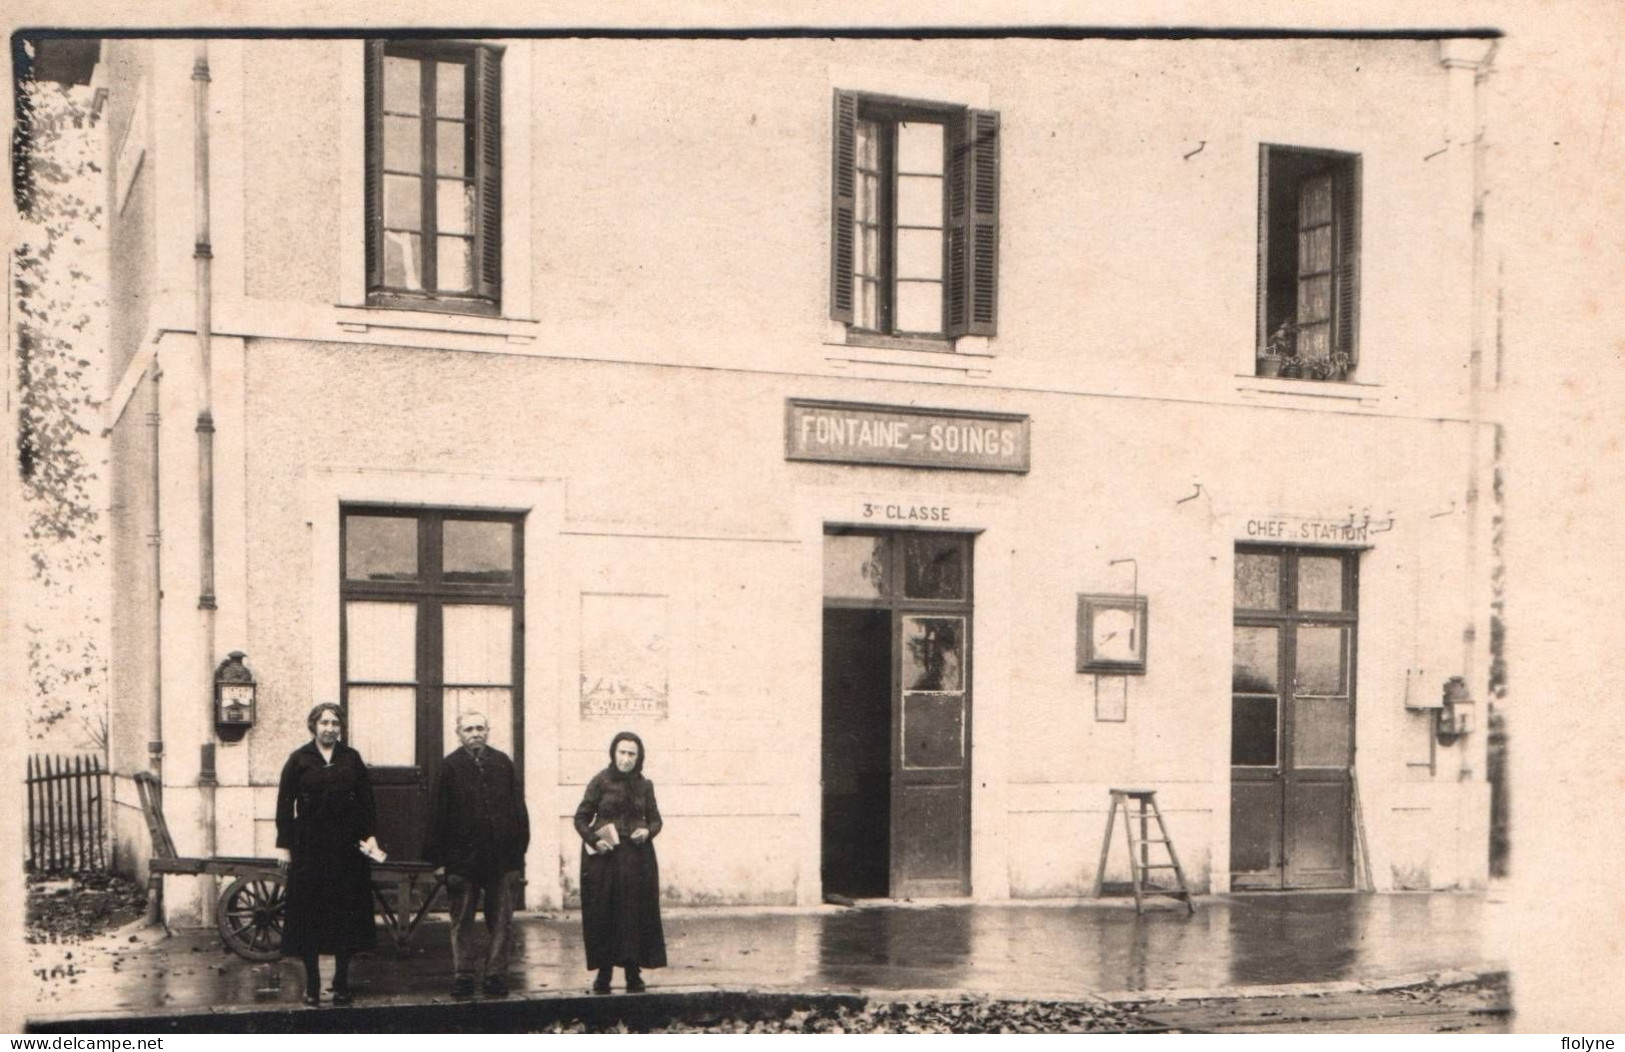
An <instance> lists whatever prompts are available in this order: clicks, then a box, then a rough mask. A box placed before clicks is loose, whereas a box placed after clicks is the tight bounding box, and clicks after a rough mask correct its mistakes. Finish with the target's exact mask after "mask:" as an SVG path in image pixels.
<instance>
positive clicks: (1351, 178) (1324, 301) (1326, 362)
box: [1258, 146, 1360, 380]
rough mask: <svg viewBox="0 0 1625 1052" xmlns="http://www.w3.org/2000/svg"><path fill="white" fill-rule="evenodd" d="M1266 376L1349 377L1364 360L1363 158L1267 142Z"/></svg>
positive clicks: (1263, 184)
mask: <svg viewBox="0 0 1625 1052" xmlns="http://www.w3.org/2000/svg"><path fill="white" fill-rule="evenodd" d="M1258 223H1259V231H1258V371H1259V373H1260V374H1261V375H1266V376H1273V375H1277V374H1279V375H1282V376H1296V377H1303V378H1305V379H1313V380H1342V379H1346V378H1348V377H1349V376H1350V375H1351V374H1352V373H1353V371H1354V368H1355V366H1356V365H1358V364H1359V357H1358V349H1359V348H1358V341H1357V337H1358V333H1359V284H1360V159H1359V157H1358V155H1355V154H1347V153H1331V152H1328V151H1324V150H1300V149H1289V148H1286V147H1281V146H1263V147H1261V148H1260V152H1259V190H1258Z"/></svg>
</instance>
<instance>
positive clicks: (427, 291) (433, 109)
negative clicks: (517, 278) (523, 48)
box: [366, 41, 502, 314]
mask: <svg viewBox="0 0 1625 1052" xmlns="http://www.w3.org/2000/svg"><path fill="white" fill-rule="evenodd" d="M501 71H502V66H501V51H500V49H498V48H495V47H492V46H489V45H474V44H459V43H453V42H442V41H369V42H368V45H367V52H366V107H367V132H366V143H367V157H366V172H367V177H366V209H367V251H366V259H367V291H368V302H369V303H371V304H373V305H376V306H395V307H415V308H419V309H435V310H451V311H458V312H463V313H484V314H494V313H496V312H497V311H498V309H499V308H500V305H501V294H502V273H501V270H502V186H501V172H502V112H501V111H502V73H501Z"/></svg>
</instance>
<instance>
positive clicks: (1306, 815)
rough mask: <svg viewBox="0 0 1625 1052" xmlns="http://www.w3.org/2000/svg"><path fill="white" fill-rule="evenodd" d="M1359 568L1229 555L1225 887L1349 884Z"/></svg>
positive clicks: (1325, 555) (1298, 557)
mask: <svg viewBox="0 0 1625 1052" xmlns="http://www.w3.org/2000/svg"><path fill="white" fill-rule="evenodd" d="M1357 569H1358V562H1357V555H1356V554H1355V553H1353V552H1344V551H1335V550H1325V549H1294V548H1257V547H1243V548H1238V549H1237V551H1236V573H1235V633H1234V652H1233V660H1232V665H1231V686H1230V691H1231V698H1230V713H1231V722H1230V764H1231V767H1230V772H1231V774H1230V782H1231V795H1230V869H1231V884H1232V886H1233V887H1236V888H1341V887H1348V886H1350V884H1351V883H1352V878H1353V850H1352V839H1353V838H1352V821H1351V814H1352V808H1351V804H1352V800H1353V782H1352V774H1351V771H1352V769H1353V765H1354V698H1355V690H1354V686H1355V684H1354V655H1355V642H1356V629H1357V627H1358V624H1357V615H1356V611H1357V610H1358V603H1357V601H1356V600H1357V579H1356V576H1357V574H1356V571H1357Z"/></svg>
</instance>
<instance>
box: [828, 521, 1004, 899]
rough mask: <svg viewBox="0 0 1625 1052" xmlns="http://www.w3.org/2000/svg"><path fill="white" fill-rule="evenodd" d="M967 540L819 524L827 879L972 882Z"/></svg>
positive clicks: (871, 887) (936, 889)
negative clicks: (877, 761)
mask: <svg viewBox="0 0 1625 1052" xmlns="http://www.w3.org/2000/svg"><path fill="white" fill-rule="evenodd" d="M971 550H972V544H971V537H970V535H969V534H954V533H924V532H915V531H893V532H856V531H839V532H832V533H830V534H829V535H828V536H826V537H825V547H824V566H825V573H824V590H825V600H824V604H825V620H824V625H825V637H824V741H823V752H824V767H823V769H824V845H823V858H824V866H823V870H824V872H823V879H824V886H825V890H826V891H839V892H841V893H843V894H845V893H846V892H845V891H843V889H844V888H854V889H858V888H862V889H865V890H864V891H861V892H859V893H860V894H865V893H867V894H881V895H887V894H889V895H890V896H892V897H895V898H914V897H939V896H958V895H967V894H969V893H970V747H971V691H970V682H971V680H970V655H971V646H970V644H971V633H972V616H971V612H972V608H971ZM881 633H884V635H883V636H882V635H881ZM881 660H884V661H885V665H884V666H880V665H879V664H878V662H879V661H881ZM882 669H883V671H884V679H880V680H878V681H877V680H876V673H880V672H881V671H882ZM882 684H884V685H885V697H884V701H883V702H882V703H881V704H878V705H877V704H876V702H877V701H880V698H878V697H876V693H877V692H876V688H878V687H880V686H881V685H882ZM882 720H884V722H882ZM877 750H878V756H880V757H885V766H884V770H883V773H882V774H881V777H880V779H879V780H878V781H877V780H876V779H875V778H873V777H867V776H865V774H864V772H865V771H867V770H869V768H870V767H873V766H874V764H872V763H871V764H866V763H865V762H864V761H863V760H862V757H863V756H865V755H876V754H877ZM882 793H883V794H884V797H883V799H882V798H881V796H880V794H882ZM854 794H856V795H854ZM876 837H879V838H881V840H880V841H879V842H876V841H875V839H874V838H876ZM864 845H867V846H864ZM855 852H856V853H861V855H862V857H861V858H859V857H857V855H856V854H854V853H855ZM877 866H878V867H879V868H878V870H877ZM882 885H884V887H882Z"/></svg>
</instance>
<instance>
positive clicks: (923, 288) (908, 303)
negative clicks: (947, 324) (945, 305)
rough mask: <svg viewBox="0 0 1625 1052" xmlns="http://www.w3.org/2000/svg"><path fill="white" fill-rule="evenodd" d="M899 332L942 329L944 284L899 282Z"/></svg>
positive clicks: (938, 330)
mask: <svg viewBox="0 0 1625 1052" xmlns="http://www.w3.org/2000/svg"><path fill="white" fill-rule="evenodd" d="M896 329H897V331H898V332H941V331H942V286H941V285H939V284H937V283H936V282H934V281H932V282H920V281H899V282H898V283H897V325H896Z"/></svg>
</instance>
